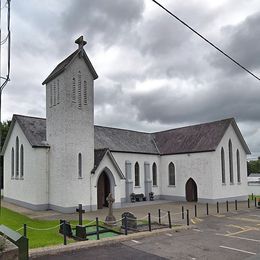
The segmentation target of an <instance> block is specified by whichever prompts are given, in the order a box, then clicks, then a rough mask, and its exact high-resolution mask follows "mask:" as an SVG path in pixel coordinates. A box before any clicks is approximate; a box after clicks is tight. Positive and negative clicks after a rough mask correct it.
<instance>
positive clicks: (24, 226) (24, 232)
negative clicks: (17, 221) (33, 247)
mask: <svg viewBox="0 0 260 260" xmlns="http://www.w3.org/2000/svg"><path fill="white" fill-rule="evenodd" d="M23 236H24V237H27V225H26V224H23Z"/></svg>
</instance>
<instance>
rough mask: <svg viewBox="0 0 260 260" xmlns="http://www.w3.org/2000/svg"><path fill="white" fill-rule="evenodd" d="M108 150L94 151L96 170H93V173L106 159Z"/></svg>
mask: <svg viewBox="0 0 260 260" xmlns="http://www.w3.org/2000/svg"><path fill="white" fill-rule="evenodd" d="M107 150H108V149H106V148H105V149H95V151H94V168H93V170H92V171H93V172H95V170H96V169H97V167H98V166H99V164H100V162H101V161H102V159H103V158H104V156H105V154H106V152H107Z"/></svg>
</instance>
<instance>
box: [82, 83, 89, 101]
mask: <svg viewBox="0 0 260 260" xmlns="http://www.w3.org/2000/svg"><path fill="white" fill-rule="evenodd" d="M87 91H88V90H87V81H86V80H84V94H83V98H84V105H87V103H88V93H87Z"/></svg>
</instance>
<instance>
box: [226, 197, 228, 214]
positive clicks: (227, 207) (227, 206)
mask: <svg viewBox="0 0 260 260" xmlns="http://www.w3.org/2000/svg"><path fill="white" fill-rule="evenodd" d="M226 204H227V212H228V200H227V201H226Z"/></svg>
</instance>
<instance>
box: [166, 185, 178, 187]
mask: <svg viewBox="0 0 260 260" xmlns="http://www.w3.org/2000/svg"><path fill="white" fill-rule="evenodd" d="M168 187H173V188H175V187H176V185H168Z"/></svg>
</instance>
